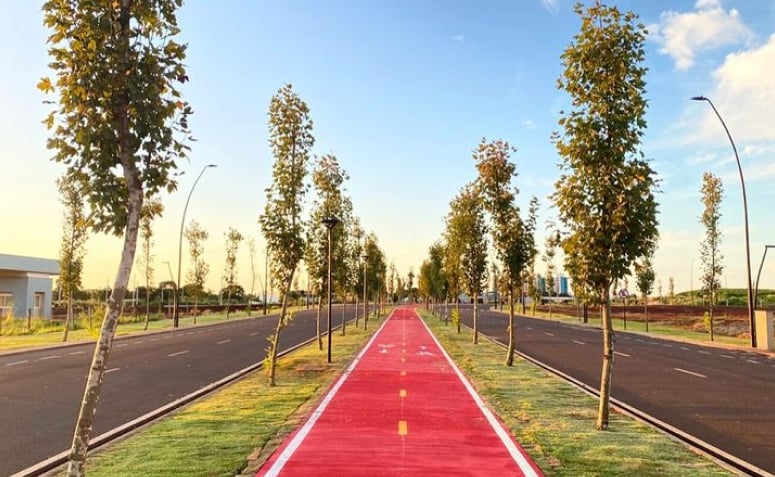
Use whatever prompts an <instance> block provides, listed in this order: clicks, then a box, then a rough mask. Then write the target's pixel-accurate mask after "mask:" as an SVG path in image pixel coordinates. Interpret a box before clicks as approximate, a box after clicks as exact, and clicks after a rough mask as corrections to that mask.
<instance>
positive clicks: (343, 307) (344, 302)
mask: <svg viewBox="0 0 775 477" xmlns="http://www.w3.org/2000/svg"><path fill="white" fill-rule="evenodd" d="M346 312H347V295H343V298H342V336H345V331H344V321H345V313H346ZM365 328H366V324H365V323H364V329H365Z"/></svg>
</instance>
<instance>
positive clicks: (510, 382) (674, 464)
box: [423, 313, 736, 477]
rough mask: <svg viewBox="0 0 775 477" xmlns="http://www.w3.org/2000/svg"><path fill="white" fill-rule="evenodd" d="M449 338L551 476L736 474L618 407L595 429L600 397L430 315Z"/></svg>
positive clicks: (442, 337) (452, 350)
mask: <svg viewBox="0 0 775 477" xmlns="http://www.w3.org/2000/svg"><path fill="white" fill-rule="evenodd" d="M423 317H424V319H425V321H426V323H428V325H429V326H430V328H431V330H432V331H433V333H434V334H435V335H436V337H437V338H438V339H439V341H440V342H441V344H442V345H443V346H444V348H445V349H446V350H447V352H448V353H449V354H450V356H451V357H452V358H453V359H454V360H455V361H456V362H457V364H458V366H459V367H460V368H461V370H463V372H465V374H466V375H467V376H468V377H469V379H470V380H471V382H472V383H473V384H474V386H475V387H476V389H477V390H478V391H479V393H480V394H481V395H482V396H483V397H484V399H485V400H486V401H487V403H488V405H489V406H490V408H491V409H492V410H493V411H495V413H496V414H498V416H499V417H500V418H501V419H502V420H503V422H504V423H505V424H506V426H507V427H508V428H509V429H510V431H511V432H512V434H513V435H514V436H515V437H516V438H517V441H518V442H520V444H521V445H522V446H523V447H524V448H525V450H526V451H527V452H528V453H529V454H530V456H531V457H532V458H533V459H534V460H535V462H536V463H537V464H538V466H539V467H541V469H542V470H543V471H544V472H545V473H546V475H548V476H572V477H578V476H597V475H599V476H631V475H637V476H639V477H644V476H646V477H647V476H655V477H656V476H664V475H681V476H697V477H699V476H703V477H710V476H730V475H736V474H734V473H732V472H730V471H727V470H726V469H724V468H722V467H720V466H719V465H718V464H716V463H715V462H714V461H712V460H710V459H709V458H706V457H704V456H702V455H699V454H697V453H695V452H694V451H692V450H691V449H689V448H688V447H686V446H684V445H683V444H681V443H680V442H678V441H675V440H673V439H672V438H670V437H668V436H666V435H665V434H662V433H661V432H659V431H657V430H655V429H653V428H651V427H649V426H647V425H645V424H643V423H641V422H639V421H636V420H634V419H632V418H629V417H627V416H624V415H622V414H619V413H615V412H612V414H611V425H610V430H608V431H596V430H595V418H596V417H597V399H595V398H592V397H590V396H589V395H587V394H585V393H583V392H582V391H580V390H578V389H577V388H575V387H573V386H572V385H570V384H568V383H566V382H565V381H563V380H561V379H560V378H557V377H555V376H553V375H551V374H549V373H548V372H546V371H545V370H543V369H541V368H538V367H537V366H535V365H533V364H531V363H529V362H527V361H525V360H523V359H516V360H515V362H514V366H512V367H511V368H508V367H506V366H505V365H504V364H503V363H504V361H505V355H506V351H505V349H503V348H501V347H500V346H498V345H495V344H493V343H491V342H489V341H487V340H482V341H480V343H479V344H478V345H474V344H472V343H471V336H470V333H461V334H457V333H456V332H455V328H454V327H453V326H452V325H451V324H450V325H447V326H445V325H444V323H443V322H442V321H440V320H439V319H438V318H437V317H433V316H431V315H430V314H427V313H426V314H424V315H423Z"/></svg>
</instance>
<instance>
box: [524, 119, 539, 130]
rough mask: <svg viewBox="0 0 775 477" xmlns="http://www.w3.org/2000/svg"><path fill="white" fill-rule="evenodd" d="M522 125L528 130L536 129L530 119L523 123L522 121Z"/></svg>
mask: <svg viewBox="0 0 775 477" xmlns="http://www.w3.org/2000/svg"><path fill="white" fill-rule="evenodd" d="M522 125H523V126H525V127H526V128H528V129H535V128H536V125H535V123H534V122H533V121H531V120H530V119H525V120H524V121H522Z"/></svg>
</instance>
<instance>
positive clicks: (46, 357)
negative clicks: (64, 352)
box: [40, 354, 62, 361]
mask: <svg viewBox="0 0 775 477" xmlns="http://www.w3.org/2000/svg"><path fill="white" fill-rule="evenodd" d="M61 357H62V356H60V355H58V354H55V355H52V356H44V357H42V358H40V360H41V361H46V360H47V359H57V358H61Z"/></svg>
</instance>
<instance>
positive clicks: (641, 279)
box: [633, 255, 661, 332]
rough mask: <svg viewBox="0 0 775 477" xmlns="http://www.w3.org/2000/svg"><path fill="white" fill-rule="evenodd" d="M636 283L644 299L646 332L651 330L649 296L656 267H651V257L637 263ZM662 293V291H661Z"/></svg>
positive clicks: (635, 266)
mask: <svg viewBox="0 0 775 477" xmlns="http://www.w3.org/2000/svg"><path fill="white" fill-rule="evenodd" d="M633 268H634V269H635V281H636V283H637V284H638V291H639V292H640V296H641V298H643V316H644V317H645V321H646V331H647V332H648V330H649V294H650V293H651V291H652V290H653V288H654V278H655V276H654V267H653V266H652V265H651V255H647V256H645V257H643V258H642V259H641V260H639V261H637V262H635V265H634V266H633ZM660 292H661V290H660Z"/></svg>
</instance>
